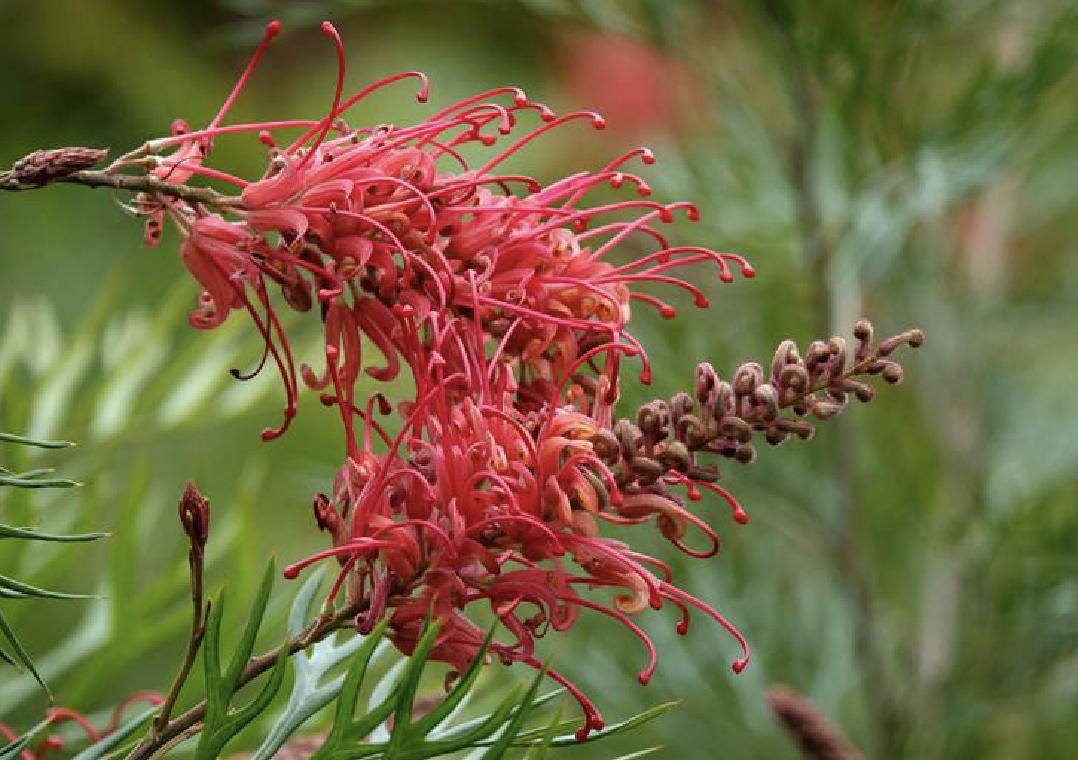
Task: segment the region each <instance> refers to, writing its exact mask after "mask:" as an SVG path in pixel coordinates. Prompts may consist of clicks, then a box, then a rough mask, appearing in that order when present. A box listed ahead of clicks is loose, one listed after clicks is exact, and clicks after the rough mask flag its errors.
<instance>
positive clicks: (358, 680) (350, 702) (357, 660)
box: [311, 618, 393, 760]
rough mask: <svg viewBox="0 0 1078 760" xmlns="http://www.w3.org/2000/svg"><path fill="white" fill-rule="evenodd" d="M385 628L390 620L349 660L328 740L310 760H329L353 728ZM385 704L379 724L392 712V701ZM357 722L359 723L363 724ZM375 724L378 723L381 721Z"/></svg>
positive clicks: (376, 628)
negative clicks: (369, 666)
mask: <svg viewBox="0 0 1078 760" xmlns="http://www.w3.org/2000/svg"><path fill="white" fill-rule="evenodd" d="M388 626H389V618H386V619H385V620H383V621H382V622H381V623H379V624H378V625H377V626H375V628H374V630H373V631H371V632H370V633H369V634H368V635H367V638H366V640H365V641H364V642H363V646H362V647H361V648H360V650H359V651H358V652H356V654H355V656H354V657H353V658H352V662H351V664H350V665H349V666H348V672H347V673H346V675H345V677H344V684H343V685H342V686H341V692H340V696H338V697H337V709H336V711H335V712H334V715H333V727H332V728H331V729H330V732H329V736H327V737H326V740H325V742H323V744H322V746H321V747H320V748H319V749H318V751H317V752H315V753H314V754H313V755H312V756H311V760H325V758H329V757H332V756H333V752H334V750H336V749H337V748H338V747H339V746H340V745H341V744H342V743H343V742H344V741H345V738H346V737H347V736H348V734H349V732H350V729H352V728H353V723H352V721H353V720H354V718H355V714H356V703H357V702H359V690H360V688H361V687H362V686H363V679H364V678H365V677H366V675H367V666H368V665H369V664H370V661H371V657H372V656H373V655H374V650H375V647H376V646H378V642H379V641H381V639H382V636H383V635H384V634H385V631H386V628H387V627H388ZM385 704H386V705H389V708H390V709H386V710H385V715H384V716H383V717H382V720H385V717H386V716H388V715H389V713H390V712H391V709H392V704H393V703H392V701H391V700H386V702H385ZM378 710H379V708H376V709H375V710H372V711H370V712H368V714H367V715H366V716H364V719H366V718H369V717H370V716H371V715H372V714H373V713H376V712H377V711H378ZM360 722H361V723H362V721H360ZM378 722H379V723H380V722H381V720H380V721H378ZM375 725H377V724H375ZM364 736H366V734H364Z"/></svg>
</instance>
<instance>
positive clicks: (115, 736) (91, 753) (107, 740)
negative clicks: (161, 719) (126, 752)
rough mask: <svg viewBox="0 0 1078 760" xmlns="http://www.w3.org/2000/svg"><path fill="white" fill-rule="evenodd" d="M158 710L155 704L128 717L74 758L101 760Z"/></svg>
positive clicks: (76, 759) (78, 759)
mask: <svg viewBox="0 0 1078 760" xmlns="http://www.w3.org/2000/svg"><path fill="white" fill-rule="evenodd" d="M157 710H158V707H157V705H154V706H153V707H151V708H149V709H148V710H144V711H142V712H141V713H139V714H138V715H136V716H134V717H132V718H128V719H127V720H125V721H124V722H123V723H121V724H120V725H119V726H117V727H116V730H115V731H113V732H112V733H111V734H109V735H108V736H105V737H103V738H102V739H101V741H99V742H95V743H93V744H91V745H90V746H89V747H87V748H86V749H84V750H83V751H82V752H80V753H79V754H77V755H75V757H74V758H73V760H101V758H103V757H105V756H106V755H108V754H109V753H110V752H112V751H113V750H115V749H117V748H118V747H119V746H120V745H122V744H123V743H124V742H125V741H127V740H128V738H130V737H131V735H132V734H134V733H135V731H136V730H137V729H138V727H139V726H141V725H142V724H144V723H145V722H146V721H148V720H149V719H150V718H152V717H153V716H154V715H155V714H156V713H157Z"/></svg>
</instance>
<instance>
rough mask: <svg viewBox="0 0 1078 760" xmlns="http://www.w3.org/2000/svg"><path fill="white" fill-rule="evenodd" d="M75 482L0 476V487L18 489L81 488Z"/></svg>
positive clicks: (79, 484) (65, 479)
mask: <svg viewBox="0 0 1078 760" xmlns="http://www.w3.org/2000/svg"><path fill="white" fill-rule="evenodd" d="M81 485H82V483H79V482H78V481H75V480H68V479H67V478H21V477H18V476H13V475H0V486H17V487H18V488H74V487H75V486H81Z"/></svg>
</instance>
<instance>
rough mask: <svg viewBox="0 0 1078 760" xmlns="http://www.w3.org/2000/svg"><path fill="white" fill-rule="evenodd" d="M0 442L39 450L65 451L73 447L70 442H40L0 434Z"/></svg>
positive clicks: (23, 437)
mask: <svg viewBox="0 0 1078 760" xmlns="http://www.w3.org/2000/svg"><path fill="white" fill-rule="evenodd" d="M0 441H5V442H7V443H19V444H22V445H24V446H37V447H38V448H41V449H66V448H68V447H70V446H74V445H75V444H74V443H72V442H71V441H42V440H38V439H36V438H27V437H26V436H23V435H15V434H14V433H0Z"/></svg>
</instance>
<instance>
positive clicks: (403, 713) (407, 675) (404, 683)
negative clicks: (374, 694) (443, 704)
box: [386, 617, 441, 756]
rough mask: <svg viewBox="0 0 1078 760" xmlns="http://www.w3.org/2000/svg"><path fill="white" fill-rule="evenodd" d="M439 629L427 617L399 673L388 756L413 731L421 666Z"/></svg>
mask: <svg viewBox="0 0 1078 760" xmlns="http://www.w3.org/2000/svg"><path fill="white" fill-rule="evenodd" d="M440 629H441V626H440V625H439V624H438V623H437V622H434V623H432V622H431V621H430V618H429V617H428V619H427V621H426V623H425V624H424V626H423V635H422V636H420V638H419V642H418V643H417V644H416V647H415V650H414V651H413V652H412V655H411V657H409V658H408V665H407V667H405V669H404V673H403V675H401V680H400V683H399V684H398V685H397V689H396V690H395V691H396V704H397V707H396V710H395V711H394V716H393V733H392V734H390V737H389V743H388V744H387V745H386V754H387V755H389V756H392V755H393V753H394V752H396V751H397V750H399V749H400V748H401V747H403V746H404V745H405V742H406V741H407V739H408V738H409V737H410V736H412V735H414V733H415V732H413V731H412V730H411V728H412V726H411V720H412V709H413V706H414V704H415V695H416V691H417V690H418V689H419V679H420V678H422V676H423V667H424V666H425V665H426V664H427V657H429V656H430V652H431V650H432V649H433V648H434V644H435V642H436V641H437V640H438V631H439V630H440ZM420 735H422V734H420Z"/></svg>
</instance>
